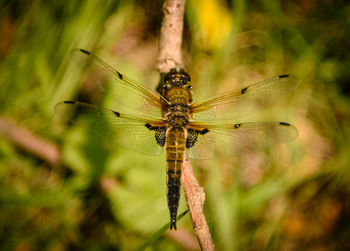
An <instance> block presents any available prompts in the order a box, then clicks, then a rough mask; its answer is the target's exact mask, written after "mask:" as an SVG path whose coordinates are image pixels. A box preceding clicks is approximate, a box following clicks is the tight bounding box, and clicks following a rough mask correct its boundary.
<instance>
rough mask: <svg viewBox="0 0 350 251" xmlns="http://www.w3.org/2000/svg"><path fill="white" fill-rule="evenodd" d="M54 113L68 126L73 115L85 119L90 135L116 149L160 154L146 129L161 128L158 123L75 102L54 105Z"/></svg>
mask: <svg viewBox="0 0 350 251" xmlns="http://www.w3.org/2000/svg"><path fill="white" fill-rule="evenodd" d="M55 113H56V114H58V115H59V116H61V117H62V118H64V119H65V120H67V121H71V122H74V121H75V117H76V115H77V114H78V115H79V116H80V115H83V116H86V117H87V119H88V120H89V121H90V123H91V126H90V128H91V130H92V132H93V133H96V134H97V135H100V136H102V137H104V138H107V139H109V140H110V141H111V142H113V143H115V144H116V145H118V146H121V147H124V148H127V149H130V150H133V151H137V152H141V153H145V154H149V155H157V154H160V153H161V152H162V147H161V146H160V145H158V144H157V141H156V138H155V133H156V131H155V130H149V129H148V128H147V127H146V124H149V125H151V126H156V127H158V126H162V125H163V124H164V122H163V121H162V120H154V119H147V118H138V117H135V116H128V115H124V114H120V113H118V112H115V111H112V110H109V109H103V108H98V107H96V106H93V105H90V104H86V103H82V102H76V101H64V102H60V103H58V104H57V105H56V106H55Z"/></svg>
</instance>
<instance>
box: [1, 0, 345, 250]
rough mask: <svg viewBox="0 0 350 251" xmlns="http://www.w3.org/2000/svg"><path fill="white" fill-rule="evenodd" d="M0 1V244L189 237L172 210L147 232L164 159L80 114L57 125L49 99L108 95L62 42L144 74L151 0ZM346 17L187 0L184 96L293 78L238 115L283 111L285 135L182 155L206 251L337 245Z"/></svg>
mask: <svg viewBox="0 0 350 251" xmlns="http://www.w3.org/2000/svg"><path fill="white" fill-rule="evenodd" d="M0 3H1V4H0V38H1V39H0V249H1V250H21V251H22V250H25V251H27V250H55V251H56V250H132V249H136V248H137V247H140V246H141V245H143V244H145V243H147V242H150V241H153V242H152V243H151V244H150V245H149V246H148V247H147V250H197V249H199V247H198V244H197V243H196V237H195V236H194V234H193V231H192V225H191V222H190V219H189V215H188V214H187V215H185V216H184V218H182V219H181V220H180V221H179V222H178V231H176V232H175V231H171V232H170V231H166V232H165V233H164V234H162V235H161V236H160V237H159V238H153V237H154V236H155V235H154V233H156V232H157V231H158V230H159V229H161V227H162V226H164V225H165V224H166V223H168V221H169V216H168V209H167V205H166V197H165V158H164V156H159V157H151V156H144V155H142V154H139V153H134V152H131V151H128V150H124V149H121V148H118V147H115V146H114V145H111V144H110V142H109V141H110V139H104V138H103V137H100V136H97V135H96V134H94V133H93V132H92V130H91V128H90V125H89V121H87V120H86V119H85V120H84V118H80V119H79V120H78V122H77V123H76V124H74V125H73V126H67V125H65V124H64V123H62V121H61V120H60V118H59V117H58V116H56V115H55V114H54V112H53V107H54V105H55V104H56V103H57V102H59V101H62V100H81V101H85V102H89V103H94V104H97V105H103V106H107V107H109V106H108V104H107V105H106V103H105V101H104V100H105V97H106V96H108V92H107V93H106V94H104V93H102V94H100V92H99V91H96V83H95V81H94V75H93V74H89V73H88V72H87V71H85V70H84V69H81V68H79V67H77V65H76V64H74V63H73V62H72V60H70V57H69V53H70V51H71V50H72V49H73V48H75V47H80V48H84V49H87V50H91V51H94V52H95V53H96V54H97V55H99V56H100V57H101V58H104V59H105V60H106V61H108V62H110V63H111V64H112V65H114V66H116V68H117V69H118V70H120V71H121V72H122V73H124V74H126V75H127V76H129V77H131V78H133V79H135V80H138V81H140V82H142V83H145V84H144V85H145V86H146V87H148V88H151V89H154V88H155V87H156V85H157V83H158V81H159V74H158V73H157V71H156V69H155V64H156V61H157V50H158V47H157V43H158V37H159V30H160V24H161V19H162V11H161V9H162V4H163V3H162V1H150V0H146V1H138V0H134V1H129V0H128V1H126V0H125V1H123V0H121V1H117V0H115V1H94V0H86V1H62V0H45V1H44V0H17V1H5V0H2V1H0ZM349 17H350V4H348V3H347V1H345V0H344V1H341V0H297V1H291V0H286V1H268V0H256V1H244V0H237V1H224V0H192V1H188V2H187V4H186V12H185V27H184V41H183V55H184V62H185V68H186V70H187V71H188V72H189V73H190V74H191V76H192V83H193V89H194V93H195V98H200V97H205V96H210V95H213V94H214V93H218V92H225V91H228V90H233V89H237V88H242V87H245V86H246V85H247V84H251V83H254V82H256V81H259V80H262V79H265V78H268V77H272V76H275V75H279V74H293V75H295V76H296V77H297V78H298V79H299V85H298V87H297V89H296V90H295V92H294V93H292V94H291V95H290V96H288V97H285V98H284V99H282V100H281V101H279V102H277V103H276V105H275V106H273V107H271V108H268V109H267V110H264V111H262V112H260V113H258V114H253V115H251V116H247V117H245V118H242V119H240V120H239V121H240V122H241V121H242V122H243V121H285V122H289V123H291V124H293V125H295V126H296V127H297V128H298V131H299V136H298V138H297V139H296V140H294V141H293V142H290V143H288V144H285V145H281V146H276V147H273V148H270V149H267V150H265V151H259V152H250V153H247V154H244V155H240V156H237V157H234V158H231V159H223V160H211V161H197V162H195V161H193V162H192V164H193V166H194V168H195V172H196V176H197V178H198V180H199V182H200V184H201V185H202V186H203V187H204V189H205V192H206V203H205V214H206V217H207V220H208V224H209V226H210V230H211V233H212V236H213V239H214V242H215V245H216V247H217V249H218V250H350V242H349V236H350V199H349V196H350V182H349V181H350V171H349V170H350V169H349V165H350V147H349V140H350V139H349V129H350V127H349V119H348V118H349V114H350V99H349V91H350V88H349V86H350V85H349V82H350V70H349V67H350V42H349V41H350V35H349V34H350V33H349V31H350V29H349V28H350V18H349ZM109 108H112V109H117V108H113V107H109ZM234 121H235V122H236V120H234ZM180 203H181V206H180V210H179V213H181V212H183V211H184V210H186V202H185V199H184V196H183V195H182V198H181V202H180ZM152 236H153V237H152Z"/></svg>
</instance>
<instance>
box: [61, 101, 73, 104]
mask: <svg viewBox="0 0 350 251" xmlns="http://www.w3.org/2000/svg"><path fill="white" fill-rule="evenodd" d="M63 103H65V104H75V101H63Z"/></svg>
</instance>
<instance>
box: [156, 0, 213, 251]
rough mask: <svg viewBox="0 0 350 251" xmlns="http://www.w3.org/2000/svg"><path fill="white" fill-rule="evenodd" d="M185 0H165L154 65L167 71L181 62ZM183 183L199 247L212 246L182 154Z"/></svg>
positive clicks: (200, 197)
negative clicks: (156, 57) (156, 59)
mask: <svg viewBox="0 0 350 251" xmlns="http://www.w3.org/2000/svg"><path fill="white" fill-rule="evenodd" d="M184 6H185V0H165V2H164V6H163V12H164V17H163V23H162V27H161V33H160V42H159V56H158V63H157V69H158V70H159V72H160V73H165V72H168V71H169V70H170V69H171V68H173V67H175V66H182V56H181V43H182V30H183V16H184ZM182 184H183V189H184V193H185V197H186V201H187V205H188V208H189V210H190V214H191V219H192V225H193V229H194V232H195V233H196V235H197V238H198V241H199V245H200V246H201V249H202V250H214V249H215V247H214V244H213V240H212V238H211V235H210V232H209V227H208V225H207V221H206V219H205V216H204V213H203V205H204V200H205V194H204V191H203V188H201V187H200V186H199V184H198V182H197V180H196V177H195V176H194V173H193V170H192V166H191V163H190V161H189V160H188V159H187V158H185V159H184V164H183V173H182Z"/></svg>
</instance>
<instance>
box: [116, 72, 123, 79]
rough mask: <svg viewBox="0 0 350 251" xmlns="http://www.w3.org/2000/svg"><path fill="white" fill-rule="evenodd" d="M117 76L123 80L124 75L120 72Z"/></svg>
mask: <svg viewBox="0 0 350 251" xmlns="http://www.w3.org/2000/svg"><path fill="white" fill-rule="evenodd" d="M117 74H118V77H119V78H120V79H123V75H122V74H121V73H120V72H118V71H117Z"/></svg>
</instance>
